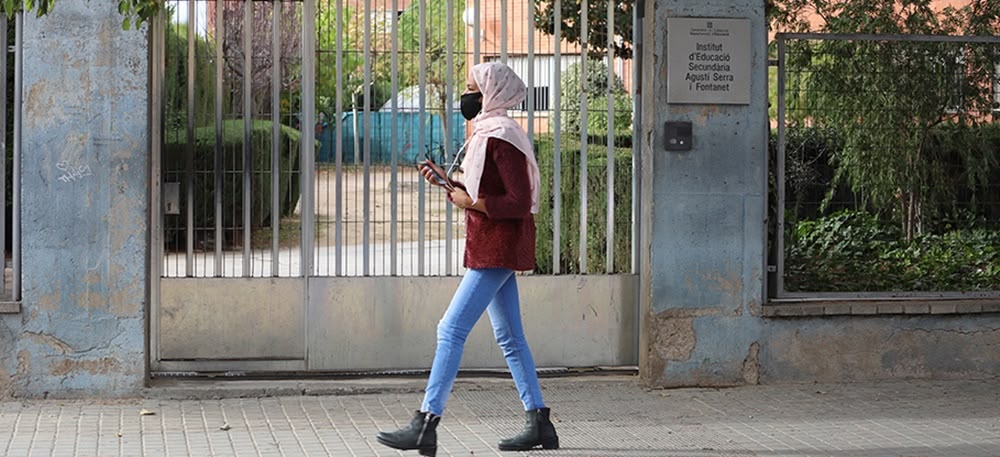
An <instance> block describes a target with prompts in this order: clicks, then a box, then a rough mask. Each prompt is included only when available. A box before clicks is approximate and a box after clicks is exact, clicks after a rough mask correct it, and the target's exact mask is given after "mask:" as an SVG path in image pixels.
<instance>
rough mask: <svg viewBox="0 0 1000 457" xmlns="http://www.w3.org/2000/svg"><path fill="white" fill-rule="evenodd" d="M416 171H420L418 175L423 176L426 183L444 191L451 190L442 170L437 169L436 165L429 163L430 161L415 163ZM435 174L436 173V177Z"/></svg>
mask: <svg viewBox="0 0 1000 457" xmlns="http://www.w3.org/2000/svg"><path fill="white" fill-rule="evenodd" d="M417 170H419V171H420V174H422V175H424V179H426V180H427V182H429V183H431V184H434V185H435V186H441V187H444V188H445V189H449V190H451V188H452V184H451V182H450V181H449V180H448V179H447V178H445V177H444V176H445V171H444V169H443V168H441V167H439V166H438V165H437V164H436V163H434V162H431V161H430V160H423V161H420V162H417ZM435 173H437V175H436V176H435Z"/></svg>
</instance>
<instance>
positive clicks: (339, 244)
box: [334, 0, 358, 276]
mask: <svg viewBox="0 0 1000 457" xmlns="http://www.w3.org/2000/svg"><path fill="white" fill-rule="evenodd" d="M336 28H337V39H336V41H337V44H336V47H337V50H336V61H337V62H336V72H337V76H336V78H337V110H336V113H335V117H336V119H335V120H334V123H335V125H336V128H335V129H334V130H335V131H336V137H337V138H336V139H335V140H334V142H335V143H336V145H337V150H336V153H335V154H336V156H337V157H336V169H337V178H336V179H337V189H336V191H335V194H336V195H335V200H336V205H337V209H336V216H335V217H336V227H335V229H334V231H335V235H334V251H335V254H334V262H336V265H335V266H334V274H335V275H337V276H340V275H341V274H342V273H343V263H344V262H343V260H344V120H343V117H344V116H343V113H344V89H343V87H344V0H337V27H336ZM357 131H358V130H357V128H356V127H355V129H354V132H355V135H357ZM354 151H355V155H356V154H357V147H355V149H354Z"/></svg>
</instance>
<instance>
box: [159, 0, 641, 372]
mask: <svg viewBox="0 0 1000 457" xmlns="http://www.w3.org/2000/svg"><path fill="white" fill-rule="evenodd" d="M166 5H167V8H166V12H165V15H166V18H165V19H164V20H162V21H160V22H158V23H156V24H154V26H153V29H152V32H153V40H152V43H153V50H152V55H153V59H154V60H153V61H154V66H153V68H155V69H156V70H155V71H154V74H153V75H152V83H151V88H152V90H153V97H152V100H154V106H153V108H152V112H151V121H152V123H153V126H154V128H153V132H154V133H153V142H152V143H153V144H152V149H153V160H152V163H153V166H152V177H151V181H152V183H153V186H154V189H153V192H152V193H151V194H152V195H153V201H152V202H151V204H152V206H151V208H153V209H154V210H153V211H151V212H150V213H151V221H150V222H151V227H152V233H153V238H154V239H153V240H152V248H151V249H152V252H151V259H152V261H151V268H150V270H151V278H150V279H151V281H150V284H151V303H152V308H151V319H150V323H151V325H150V336H149V337H150V354H151V367H152V370H153V372H154V374H157V373H160V374H162V373H165V372H220V371H237V372H266V373H297V372H344V371H350V372H356V371H368V372H371V371H382V370H422V369H426V368H427V367H429V366H430V361H431V358H432V356H433V347H434V344H435V332H434V329H435V328H436V323H437V320H438V319H439V318H440V316H441V314H442V313H443V310H444V308H445V307H446V306H447V304H448V302H449V300H450V298H451V295H452V293H453V292H454V290H455V288H456V287H457V285H458V282H459V280H460V277H459V275H461V274H462V272H463V268H462V261H461V259H462V253H463V249H464V245H463V229H464V217H463V216H462V214H461V213H460V212H458V211H455V210H454V208H453V207H452V206H450V205H448V204H446V202H445V199H444V198H443V197H444V196H443V194H442V193H441V192H440V191H439V190H438V189H436V188H432V187H431V186H427V185H426V184H425V183H424V182H423V180H422V179H419V178H420V177H419V174H418V173H417V172H416V169H415V168H414V167H413V164H414V163H415V162H416V161H417V160H421V159H423V158H424V157H428V156H429V157H432V158H434V159H435V160H437V161H439V162H440V163H444V162H448V161H453V160H454V159H455V154H456V150H457V149H458V148H459V146H460V145H461V144H462V142H463V141H464V140H465V138H466V135H467V133H468V132H470V131H471V130H469V129H468V127H467V125H466V122H465V120H464V119H462V118H461V115H460V114H459V110H458V109H457V100H458V96H459V95H460V94H461V92H462V90H463V87H464V81H465V75H466V73H467V71H468V69H469V68H471V65H473V64H475V63H477V62H482V61H490V60H499V61H503V62H506V63H507V64H508V65H510V66H511V67H512V68H514V69H515V71H517V72H518V73H519V74H520V75H521V77H522V78H523V79H524V80H525V81H526V82H527V83H528V86H529V88H528V94H527V95H528V98H527V100H526V101H525V103H524V104H523V106H521V107H518V109H516V110H514V111H512V112H511V115H512V116H513V117H515V118H516V119H518V120H519V122H521V123H522V124H523V125H524V127H525V128H526V130H527V131H528V133H529V136H531V137H532V138H533V139H534V141H535V144H536V154H537V156H538V159H539V162H540V166H541V168H542V170H543V173H542V174H543V179H544V180H545V181H544V182H543V187H544V188H545V190H544V191H543V192H544V193H543V200H544V203H543V206H544V209H543V211H542V213H541V214H539V215H537V216H536V222H537V225H538V228H539V230H538V233H539V242H538V252H539V255H538V269H537V270H536V271H535V272H533V273H532V274H527V275H521V276H518V281H519V285H520V289H521V297H522V312H523V314H524V319H525V327H526V333H527V336H528V339H529V340H532V339H536V340H538V339H541V338H542V337H543V336H544V338H545V340H546V343H545V344H544V345H541V344H539V345H536V346H534V347H535V352H536V354H535V359H536V361H537V364H538V365H539V366H540V367H579V366H632V365H636V364H637V358H638V357H637V348H638V327H637V317H638V307H637V296H636V289H637V287H636V286H637V275H636V274H635V273H636V265H637V262H636V260H637V259H636V255H635V252H637V251H636V248H635V244H636V243H635V242H634V241H635V239H636V237H635V236H633V234H634V233H637V229H638V224H637V221H636V219H635V214H636V213H637V212H636V211H635V208H634V205H635V202H636V201H638V199H637V198H636V197H637V196H636V189H637V184H636V182H635V180H634V179H632V177H633V176H635V175H636V173H635V170H636V169H637V167H638V163H636V162H634V161H633V156H637V155H636V154H634V151H633V146H632V141H631V138H632V123H633V121H634V120H633V116H632V113H633V103H635V102H637V100H635V99H634V98H633V96H634V91H633V87H635V85H634V84H633V74H632V73H633V66H632V65H631V57H630V54H629V51H630V49H631V48H630V41H631V38H632V35H631V34H632V32H631V30H632V21H633V18H632V16H631V14H632V13H631V6H623V5H620V4H617V3H615V2H613V1H609V2H607V3H600V4H597V5H592V6H591V8H588V7H587V4H586V2H584V4H583V7H582V8H581V13H580V14H581V16H580V17H578V18H576V19H577V20H576V21H575V23H578V24H579V23H583V24H587V23H588V21H581V20H579V19H580V18H584V17H589V18H591V21H590V22H593V23H598V24H600V23H602V22H601V21H602V20H603V24H605V25H604V27H603V28H600V27H597V28H596V29H595V30H589V31H588V27H589V26H588V25H583V26H582V29H581V30H578V31H577V32H579V35H578V36H579V37H580V40H579V41H577V42H569V41H565V40H560V39H557V38H553V37H559V36H561V35H562V33H561V30H560V27H561V25H560V24H562V23H563V22H564V21H562V18H560V17H559V15H560V14H561V12H562V10H563V8H562V7H561V6H560V2H559V1H556V2H554V3H553V4H546V5H541V4H538V5H536V2H535V1H534V0H498V1H495V2H485V1H482V0H475V2H474V3H473V2H471V1H470V2H469V3H465V2H463V0H424V1H419V2H410V1H408V0H392V1H391V2H390V1H377V2H376V1H374V0H320V1H319V2H318V3H317V2H316V0H305V1H301V2H299V1H295V2H292V1H274V0H271V1H255V2H245V1H205V0H182V1H168V2H167V3H166ZM553 7H554V8H553ZM551 12H554V15H550V16H549V19H551V29H550V30H548V32H540V31H539V30H538V29H537V28H536V26H535V23H536V22H538V23H539V24H542V23H543V22H544V20H545V18H546V13H551ZM595 12H597V13H598V14H595ZM595 18H596V19H595ZM623 18H627V23H626V22H624V21H625V19H623ZM595 21H596V22H595ZM569 22H570V23H573V22H574V21H572V20H571V21H569ZM608 24H610V25H608ZM588 32H589V33H588ZM588 35H589V36H593V37H598V38H600V40H597V39H595V40H589V41H588ZM580 43H582V45H581V44H580ZM594 43H598V44H594ZM581 49H584V50H588V51H586V52H582V51H581ZM585 55H586V56H589V57H588V58H584V57H583V56H585ZM484 320H485V319H484ZM495 347H496V343H495V342H494V341H493V337H492V334H491V333H490V332H489V329H488V326H487V325H485V324H481V325H479V326H477V328H476V329H475V330H474V331H473V334H472V335H470V337H469V340H468V342H467V345H466V351H465V358H464V360H463V367H464V368H493V367H500V366H502V365H503V357H502V355H501V354H500V351H499V350H498V349H496V348H495Z"/></svg>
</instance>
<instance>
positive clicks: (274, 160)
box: [271, 1, 313, 277]
mask: <svg viewBox="0 0 1000 457" xmlns="http://www.w3.org/2000/svg"><path fill="white" fill-rule="evenodd" d="M303 20H311V19H309V18H304V19H303ZM302 132H303V133H305V134H306V135H312V134H313V132H312V129H310V128H308V127H307V126H303V129H302ZM280 154H281V2H280V1H273V2H271V276H274V277H277V276H279V275H278V240H279V237H280V236H279V230H280V222H281V197H280V195H281V192H280V190H281V179H280V178H281V155H280Z"/></svg>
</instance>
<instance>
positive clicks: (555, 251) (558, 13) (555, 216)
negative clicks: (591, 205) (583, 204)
mask: <svg viewBox="0 0 1000 457" xmlns="http://www.w3.org/2000/svg"><path fill="white" fill-rule="evenodd" d="M552 10H553V14H554V16H555V33H553V34H552V48H553V51H554V52H553V57H552V61H553V64H552V82H553V83H555V89H554V90H553V91H552V108H553V112H552V118H553V119H552V123H553V125H554V130H553V141H554V143H555V144H554V145H553V147H552V168H553V170H552V274H559V273H560V270H561V269H560V268H559V262H560V260H559V257H560V255H559V254H560V251H561V250H562V236H561V235H562V234H561V233H560V232H561V231H562V226H561V225H560V221H562V126H561V122H560V121H561V118H562V100H561V94H560V93H559V92H560V91H561V90H562V81H561V80H560V77H561V76H562V41H561V39H560V36H561V35H562V30H561V29H562V1H561V0H555V6H554V7H553V8H552Z"/></svg>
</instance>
